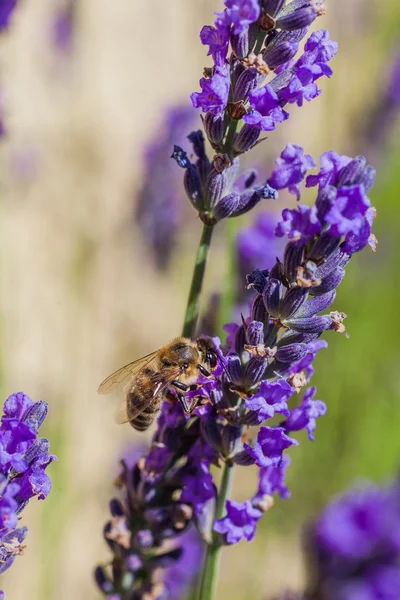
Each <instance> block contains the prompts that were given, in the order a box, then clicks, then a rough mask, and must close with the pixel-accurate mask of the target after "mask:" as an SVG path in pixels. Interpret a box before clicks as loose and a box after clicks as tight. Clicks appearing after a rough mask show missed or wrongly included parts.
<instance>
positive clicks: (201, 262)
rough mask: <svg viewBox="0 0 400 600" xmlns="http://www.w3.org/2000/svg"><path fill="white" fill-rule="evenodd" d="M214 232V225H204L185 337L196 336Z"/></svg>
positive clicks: (185, 323)
mask: <svg viewBox="0 0 400 600" xmlns="http://www.w3.org/2000/svg"><path fill="white" fill-rule="evenodd" d="M212 232H213V226H212V225H203V231H202V234H201V238H200V243H199V248H198V250H197V257H196V264H195V267H194V271H193V277H192V283H191V286H190V291H189V298H188V302H187V306H186V314H185V321H184V324H183V330H182V335H183V336H184V337H194V334H195V329H196V324H197V319H198V316H199V307H200V294H201V290H202V287H203V279H204V272H205V269H206V264H207V258H208V251H209V249H210V244H211V237H212Z"/></svg>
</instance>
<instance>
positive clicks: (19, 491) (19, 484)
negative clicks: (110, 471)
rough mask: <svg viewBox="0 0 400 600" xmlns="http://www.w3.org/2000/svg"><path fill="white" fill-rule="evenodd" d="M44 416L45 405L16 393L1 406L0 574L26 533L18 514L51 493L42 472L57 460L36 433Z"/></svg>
mask: <svg viewBox="0 0 400 600" xmlns="http://www.w3.org/2000/svg"><path fill="white" fill-rule="evenodd" d="M46 415H47V403H46V402H43V401H39V402H33V401H32V400H31V399H30V398H29V396H27V395H26V394H23V393H22V392H19V393H17V394H12V395H11V396H9V398H7V400H6V401H5V403H4V408H3V417H2V419H1V425H0V573H4V571H6V570H7V569H9V568H10V567H11V565H12V564H13V562H14V560H15V558H16V557H17V556H18V555H19V554H22V552H23V549H24V546H23V541H24V539H25V537H26V534H27V532H28V530H27V528H26V527H19V528H18V522H19V514H20V513H21V511H22V510H23V508H24V507H25V506H26V504H27V503H28V500H30V499H31V498H33V497H34V496H37V498H38V499H39V500H44V499H45V498H46V497H47V496H48V494H49V493H50V490H51V481H50V478H49V476H48V475H47V474H46V472H45V470H46V468H47V466H48V465H49V464H50V463H51V462H53V461H54V460H56V457H55V456H52V455H49V442H48V441H47V440H46V439H45V438H38V437H37V434H38V431H39V428H40V426H41V425H42V423H43V421H44V419H45V417H46Z"/></svg>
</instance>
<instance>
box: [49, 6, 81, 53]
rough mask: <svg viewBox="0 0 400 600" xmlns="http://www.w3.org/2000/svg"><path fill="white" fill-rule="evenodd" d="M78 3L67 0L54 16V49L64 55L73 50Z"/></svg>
mask: <svg viewBox="0 0 400 600" xmlns="http://www.w3.org/2000/svg"><path fill="white" fill-rule="evenodd" d="M75 12H76V1H75V0H67V1H66V3H65V5H64V6H61V7H60V8H59V9H58V11H57V12H56V14H55V16H54V21H53V30H52V40H53V44H54V47H55V48H56V49H57V50H59V51H60V52H62V53H65V54H69V53H70V52H71V50H72V42H73V33H74V24H75V23H74V21H75V16H76V15H75Z"/></svg>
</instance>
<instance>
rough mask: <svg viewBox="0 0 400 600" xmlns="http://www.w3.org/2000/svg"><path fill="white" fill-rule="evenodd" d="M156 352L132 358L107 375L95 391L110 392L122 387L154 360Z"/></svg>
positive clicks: (100, 392)
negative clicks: (132, 359) (136, 358)
mask: <svg viewBox="0 0 400 600" xmlns="http://www.w3.org/2000/svg"><path fill="white" fill-rule="evenodd" d="M156 354H157V351H156V352H151V354H147V355H146V356H142V358H139V359H138V360H134V361H133V362H131V363H129V364H128V365H125V366H124V367H122V368H121V369H118V371H115V373H112V374H111V375H109V376H108V377H107V378H106V379H105V380H104V381H103V382H102V383H101V384H100V385H99V389H98V390H97V392H98V393H99V394H111V392H115V391H116V390H118V389H122V388H123V387H124V386H125V385H127V384H128V383H129V381H131V380H132V378H133V377H135V375H137V374H138V373H139V371H141V370H142V369H144V368H145V367H148V366H149V365H150V363H152V362H153V361H154V358H155V356H156Z"/></svg>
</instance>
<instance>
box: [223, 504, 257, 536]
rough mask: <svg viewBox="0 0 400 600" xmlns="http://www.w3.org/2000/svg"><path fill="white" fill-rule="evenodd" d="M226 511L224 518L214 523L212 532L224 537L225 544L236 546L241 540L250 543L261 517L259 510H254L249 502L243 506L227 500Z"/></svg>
mask: <svg viewBox="0 0 400 600" xmlns="http://www.w3.org/2000/svg"><path fill="white" fill-rule="evenodd" d="M226 511H227V514H226V516H225V517H224V518H223V519H220V520H219V521H216V522H215V524H214V531H216V532H217V533H220V534H222V535H224V536H225V541H226V543H227V544H237V543H238V542H240V540H241V539H243V538H244V539H246V540H247V541H248V542H250V541H251V540H252V539H253V538H254V536H255V534H256V526H257V523H258V521H259V520H260V518H261V517H262V512H261V510H259V509H257V508H254V506H253V505H252V503H251V502H250V500H246V502H244V503H243V504H240V503H239V502H234V501H233V500H227V502H226Z"/></svg>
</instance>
